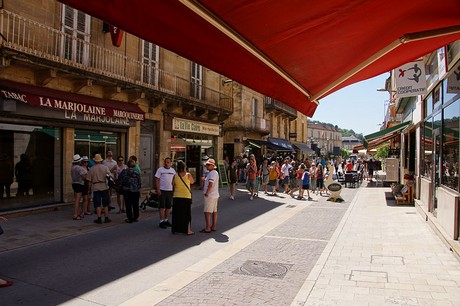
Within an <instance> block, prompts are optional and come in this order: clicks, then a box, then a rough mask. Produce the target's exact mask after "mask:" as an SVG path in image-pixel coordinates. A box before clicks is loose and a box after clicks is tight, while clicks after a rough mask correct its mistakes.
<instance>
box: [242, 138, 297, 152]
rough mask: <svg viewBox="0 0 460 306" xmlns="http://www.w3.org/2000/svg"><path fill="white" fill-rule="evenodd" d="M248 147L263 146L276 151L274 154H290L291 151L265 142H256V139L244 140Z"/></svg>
mask: <svg viewBox="0 0 460 306" xmlns="http://www.w3.org/2000/svg"><path fill="white" fill-rule="evenodd" d="M246 141H247V142H248V143H249V144H250V145H252V146H255V147H257V148H261V147H262V146H265V147H266V148H267V149H268V150H271V151H276V152H291V150H289V149H287V148H284V147H281V146H278V145H276V144H274V143H271V142H269V141H266V140H258V139H247V140H246Z"/></svg>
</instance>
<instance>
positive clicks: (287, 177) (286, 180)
mask: <svg viewBox="0 0 460 306" xmlns="http://www.w3.org/2000/svg"><path fill="white" fill-rule="evenodd" d="M282 184H283V185H289V176H285V177H284V179H283V183H282Z"/></svg>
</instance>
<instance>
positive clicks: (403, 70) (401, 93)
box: [393, 61, 426, 98]
mask: <svg viewBox="0 0 460 306" xmlns="http://www.w3.org/2000/svg"><path fill="white" fill-rule="evenodd" d="M393 75H394V78H395V84H396V97H397V98H403V97H412V96H418V95H424V94H426V76H425V64H424V63H423V61H416V62H411V63H407V64H405V65H402V66H401V67H399V68H397V69H395V70H393Z"/></svg>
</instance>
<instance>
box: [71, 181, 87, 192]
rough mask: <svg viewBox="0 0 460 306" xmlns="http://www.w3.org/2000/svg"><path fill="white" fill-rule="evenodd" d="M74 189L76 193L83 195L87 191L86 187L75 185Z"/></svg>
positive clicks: (73, 185)
mask: <svg viewBox="0 0 460 306" xmlns="http://www.w3.org/2000/svg"><path fill="white" fill-rule="evenodd" d="M72 189H73V191H74V192H75V193H83V191H85V185H82V184H77V183H73V184H72Z"/></svg>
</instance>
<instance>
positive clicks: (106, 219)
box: [104, 217, 112, 223]
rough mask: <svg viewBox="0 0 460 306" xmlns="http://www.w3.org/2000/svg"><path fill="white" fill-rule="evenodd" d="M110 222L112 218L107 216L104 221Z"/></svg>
mask: <svg viewBox="0 0 460 306" xmlns="http://www.w3.org/2000/svg"><path fill="white" fill-rule="evenodd" d="M110 222H112V220H111V219H110V218H109V217H106V218H105V220H104V223H110Z"/></svg>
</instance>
